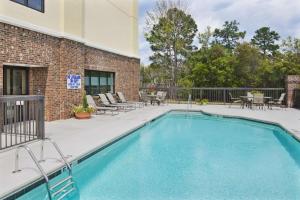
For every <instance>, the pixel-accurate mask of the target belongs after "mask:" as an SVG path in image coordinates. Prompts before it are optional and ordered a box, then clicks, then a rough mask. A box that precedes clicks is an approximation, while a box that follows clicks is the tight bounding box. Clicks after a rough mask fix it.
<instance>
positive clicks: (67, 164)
mask: <svg viewBox="0 0 300 200" xmlns="http://www.w3.org/2000/svg"><path fill="white" fill-rule="evenodd" d="M44 141H48V142H50V143H51V144H52V145H53V146H54V148H55V150H56V151H57V152H58V154H59V155H60V157H61V159H62V160H63V162H64V164H65V166H66V167H67V168H68V170H69V173H70V174H72V167H71V165H70V163H69V162H68V161H67V159H66V157H65V156H64V154H63V153H62V151H61V150H60V148H59V147H58V145H57V144H56V142H55V141H54V140H52V139H51V138H45V139H44V140H42V145H41V157H40V161H44Z"/></svg>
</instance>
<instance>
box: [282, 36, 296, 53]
mask: <svg viewBox="0 0 300 200" xmlns="http://www.w3.org/2000/svg"><path fill="white" fill-rule="evenodd" d="M282 48H283V51H284V52H287V53H293V54H298V55H300V39H299V38H292V37H291V36H289V37H287V38H286V39H285V40H283V41H282Z"/></svg>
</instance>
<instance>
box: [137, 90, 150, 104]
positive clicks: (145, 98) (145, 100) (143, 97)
mask: <svg viewBox="0 0 300 200" xmlns="http://www.w3.org/2000/svg"><path fill="white" fill-rule="evenodd" d="M139 97H140V101H141V102H143V103H144V104H145V106H147V103H148V102H149V97H148V96H147V94H146V93H145V92H143V91H139Z"/></svg>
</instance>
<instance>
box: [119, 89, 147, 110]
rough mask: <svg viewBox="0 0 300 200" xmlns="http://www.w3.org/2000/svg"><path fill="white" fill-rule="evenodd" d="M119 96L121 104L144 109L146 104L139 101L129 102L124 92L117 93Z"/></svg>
mask: <svg viewBox="0 0 300 200" xmlns="http://www.w3.org/2000/svg"><path fill="white" fill-rule="evenodd" d="M117 95H118V97H119V99H120V101H121V103H125V104H133V105H135V106H136V107H137V106H138V107H139V108H142V107H144V105H145V103H144V102H139V101H127V100H126V98H125V96H124V94H123V92H117Z"/></svg>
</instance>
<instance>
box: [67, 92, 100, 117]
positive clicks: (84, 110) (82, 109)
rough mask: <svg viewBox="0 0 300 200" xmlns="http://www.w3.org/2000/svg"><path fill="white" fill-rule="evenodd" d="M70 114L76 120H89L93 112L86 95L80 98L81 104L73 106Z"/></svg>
mask: <svg viewBox="0 0 300 200" xmlns="http://www.w3.org/2000/svg"><path fill="white" fill-rule="evenodd" d="M72 112H73V113H74V115H75V118H76V119H89V118H91V114H92V113H93V112H95V110H94V108H93V107H91V106H89V104H88V102H87V98H86V94H84V95H83V98H82V104H81V105H79V106H74V107H73V110H72Z"/></svg>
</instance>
